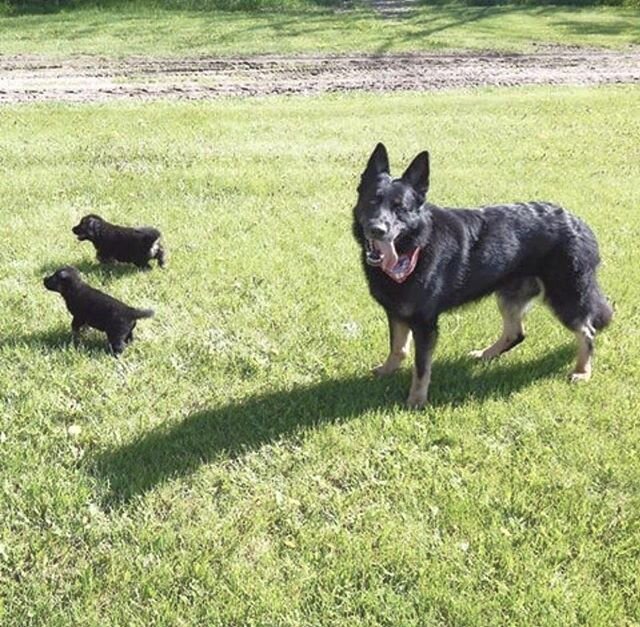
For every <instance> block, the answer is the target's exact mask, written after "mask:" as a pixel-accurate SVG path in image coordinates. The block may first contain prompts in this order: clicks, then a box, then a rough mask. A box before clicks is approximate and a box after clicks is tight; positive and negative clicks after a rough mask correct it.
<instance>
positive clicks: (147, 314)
mask: <svg viewBox="0 0 640 627" xmlns="http://www.w3.org/2000/svg"><path fill="white" fill-rule="evenodd" d="M155 313H156V312H155V311H153V309H133V308H132V314H133V317H134V318H135V319H136V320H139V319H140V318H152V317H153V316H154V315H155Z"/></svg>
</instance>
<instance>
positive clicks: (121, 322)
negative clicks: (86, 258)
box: [44, 266, 153, 357]
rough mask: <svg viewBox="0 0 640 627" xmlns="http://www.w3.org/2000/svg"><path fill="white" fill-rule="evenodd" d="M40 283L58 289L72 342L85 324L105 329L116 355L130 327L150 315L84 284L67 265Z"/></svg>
mask: <svg viewBox="0 0 640 627" xmlns="http://www.w3.org/2000/svg"><path fill="white" fill-rule="evenodd" d="M44 286H45V287H46V288H47V289H48V290H51V291H52V292H60V294H62V297H63V298H64V301H65V303H66V305H67V309H68V310H69V312H70V313H71V315H72V316H73V320H72V321H71V331H72V333H73V341H74V344H75V343H77V342H78V341H79V339H80V331H81V329H82V327H83V326H85V325H88V326H90V327H93V328H94V329H98V330H99V331H105V332H106V334H107V339H108V340H109V345H110V346H111V350H112V351H113V354H114V355H115V356H116V357H117V356H118V355H119V354H120V353H121V352H122V351H123V350H124V346H125V344H127V343H129V342H131V341H132V340H133V329H134V328H135V326H136V321H137V320H139V319H140V318H150V317H151V316H153V310H151V309H134V308H133V307H129V305H125V304H124V303H122V302H120V301H119V300H116V299H115V298H113V297H111V296H109V295H108V294H104V293H103V292H100V291H99V290H96V289H94V288H93V287H91V286H89V285H87V284H86V283H85V282H84V281H83V280H82V279H81V278H80V273H79V272H78V271H77V270H76V269H75V268H73V267H71V266H66V267H64V268H61V269H60V270H58V271H57V272H55V273H54V274H52V275H51V276H48V277H46V278H45V279H44Z"/></svg>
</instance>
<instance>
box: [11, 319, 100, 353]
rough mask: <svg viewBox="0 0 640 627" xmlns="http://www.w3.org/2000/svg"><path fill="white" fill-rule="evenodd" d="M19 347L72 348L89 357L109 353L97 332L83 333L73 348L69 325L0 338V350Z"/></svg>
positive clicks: (38, 348)
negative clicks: (78, 342)
mask: <svg viewBox="0 0 640 627" xmlns="http://www.w3.org/2000/svg"><path fill="white" fill-rule="evenodd" d="M21 346H25V347H27V348H29V349H32V350H33V349H35V350H42V349H45V350H63V349H66V348H72V349H73V350H76V351H79V352H84V353H87V354H90V355H100V354H104V353H108V352H109V351H108V345H107V342H106V340H105V338H104V335H103V336H102V338H101V337H100V335H99V334H98V333H97V332H96V333H89V332H85V333H84V334H83V336H82V341H81V342H80V344H79V345H78V346H74V344H73V336H72V333H71V325H70V324H69V325H67V326H59V327H56V328H55V329H48V330H47V331H35V332H34V333H24V334H22V335H11V336H8V337H5V338H0V349H1V348H4V347H9V348H12V349H16V348H19V347H21Z"/></svg>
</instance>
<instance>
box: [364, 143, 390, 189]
mask: <svg viewBox="0 0 640 627" xmlns="http://www.w3.org/2000/svg"><path fill="white" fill-rule="evenodd" d="M382 173H387V174H388V173H389V155H388V154H387V149H386V148H385V146H384V144H383V143H379V144H378V145H377V146H376V147H375V148H374V150H373V152H372V153H371V156H370V157H369V161H368V162H367V167H366V168H365V169H364V172H363V173H362V177H361V178H360V186H359V187H358V191H360V190H361V188H362V185H363V184H364V183H368V182H370V181H374V180H375V179H376V178H377V177H378V175H379V174H382Z"/></svg>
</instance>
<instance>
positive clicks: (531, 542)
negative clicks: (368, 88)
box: [0, 87, 640, 625]
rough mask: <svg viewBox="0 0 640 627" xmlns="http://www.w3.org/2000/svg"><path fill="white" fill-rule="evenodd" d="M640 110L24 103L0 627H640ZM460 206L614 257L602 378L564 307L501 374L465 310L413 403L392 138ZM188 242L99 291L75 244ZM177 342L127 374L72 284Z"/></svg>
mask: <svg viewBox="0 0 640 627" xmlns="http://www.w3.org/2000/svg"><path fill="white" fill-rule="evenodd" d="M638 136H640V91H638V89H637V88H614V87H610V88H600V89H554V90H551V89H544V88H538V89H518V90H483V91H479V92H474V93H463V92H459V93H456V92H452V93H447V94H444V93H441V94H433V95H358V96H348V97H346V96H333V97H323V98H319V99H312V100H309V99H304V98H288V99H276V98H273V99H264V100H260V99H255V100H226V101H218V102H214V103H193V104H168V103H164V104H162V103H158V104H139V105H137V104H136V105H133V104H132V105H125V104H121V105H116V104H110V105H104V106H103V105H100V106H97V105H96V106H61V105H60V106H44V105H43V106H17V107H14V108H7V107H5V108H3V110H2V116H1V117H0V173H1V176H0V197H2V199H3V201H2V207H1V210H0V211H1V212H2V219H1V220H0V241H1V242H2V246H1V247H0V303H1V307H2V316H0V362H1V363H2V369H1V370H0V403H1V404H2V411H1V412H0V476H1V477H2V490H1V491H0V520H1V521H2V525H0V599H1V601H0V623H2V624H5V625H44V624H46V625H70V624H83V625H195V624H207V625H232V624H236V625H238V624H255V625H265V624H278V625H328V624H331V625H354V624H363V625H373V624H388V625H391V624H393V625H397V624H403V625H409V624H415V625H418V624H420V625H424V624H447V625H496V624H509V625H572V624H589V625H612V624H617V625H631V624H635V623H637V622H638V621H640V609H639V608H640V594H639V592H638V591H639V589H640V588H639V584H640V581H639V573H640V569H639V568H638V566H639V559H640V554H639V549H638V547H639V546H640V518H639V512H640V498H639V497H640V495H639V486H640V450H639V449H640V427H639V424H638V417H639V416H640V396H639V392H638V378H639V376H640V366H639V364H640V350H639V348H640V343H639V337H638V329H640V309H639V307H638V303H639V302H640V288H639V287H638V286H639V285H640V269H639V267H638V264H637V240H638V236H639V232H640V231H639V229H640V219H639V218H638V207H639V206H640V195H639V192H638V186H637V181H638V180H639V178H640V154H638V141H637V138H638ZM378 140H384V141H385V142H386V143H387V145H388V147H389V149H390V152H391V158H392V164H393V166H394V167H395V171H396V172H399V171H400V168H401V167H402V166H403V165H405V164H406V163H407V161H408V159H410V158H411V157H412V156H413V155H414V154H415V153H416V152H417V151H419V150H421V149H424V148H429V149H430V150H431V154H432V189H431V199H432V201H434V202H438V203H441V204H449V205H472V204H478V203H479V204H481V203H487V202H492V201H511V200H517V199H531V198H546V199H551V200H555V201H557V202H560V203H563V204H564V205H566V206H567V207H568V208H570V209H571V210H572V211H573V212H575V213H576V214H578V215H580V216H581V217H583V218H584V219H586V220H587V221H588V222H589V223H590V224H591V225H592V227H593V228H594V230H595V232H596V233H597V235H598V238H599V241H600V244H601V252H602V256H603V259H604V265H603V267H602V271H601V282H602V285H603V288H604V290H605V291H606V293H607V294H609V295H610V296H611V297H612V298H613V299H614V300H615V302H616V304H617V305H616V307H617V318H616V320H615V324H614V325H613V326H612V327H611V328H610V329H608V330H607V332H606V333H604V334H602V335H601V336H599V337H598V340H597V357H596V362H595V375H594V379H593V380H592V382H591V383H590V384H587V385H584V386H570V385H569V384H568V383H567V382H566V380H565V376H566V375H567V373H568V372H569V371H570V369H571V367H572V363H573V359H574V346H573V338H572V336H571V334H570V333H568V332H567V331H566V330H565V329H563V328H562V327H561V326H560V325H559V324H558V323H557V322H556V321H555V320H554V319H553V318H552V317H551V315H550V314H549V313H548V312H547V311H546V309H545V308H544V307H542V306H538V307H536V308H535V309H534V310H533V311H532V312H531V314H530V316H529V318H528V325H527V326H528V339H527V341H526V342H525V343H524V344H523V345H521V346H519V347H518V348H517V349H516V350H514V351H513V352H512V353H510V354H509V355H508V356H506V357H505V358H503V360H502V361H499V362H496V363H492V364H490V365H486V366H483V365H479V364H474V363H471V361H470V360H469V359H468V358H467V357H466V353H467V351H468V350H470V349H472V348H478V347H480V346H482V345H485V344H487V343H488V342H489V341H492V340H493V339H495V337H496V334H497V333H498V330H499V326H500V324H499V315H498V313H497V311H496V307H495V304H494V302H493V301H492V300H491V299H489V300H487V301H484V302H482V303H480V304H477V305H473V306H470V307H468V308H465V309H463V310H460V311H456V312H453V313H450V314H448V315H445V316H443V318H442V321H441V330H442V333H441V341H440V344H439V346H438V348H437V351H436V356H435V365H434V373H433V382H432V388H431V401H432V404H431V405H430V407H428V408H427V409H426V410H425V411H423V412H410V411H407V410H405V409H404V408H403V405H402V403H403V400H404V398H405V396H406V393H407V391H408V386H409V381H410V371H409V368H408V367H407V368H406V369H403V371H402V372H401V373H399V374H397V375H394V376H392V377H391V378H389V379H385V380H379V381H377V380H374V379H372V378H371V377H370V376H369V374H368V369H369V368H370V367H371V366H373V365H374V364H375V363H376V362H379V361H380V360H381V359H382V358H383V357H384V355H385V352H386V346H387V340H386V323H385V321H384V315H383V313H382V311H381V310H380V309H379V308H378V307H377V306H376V305H375V304H374V303H373V302H372V301H371V299H370V298H369V296H368V294H367V290H366V287H365V282H364V278H363V276H362V272H361V269H360V268H359V262H358V252H357V250H356V246H355V244H354V242H353V241H352V239H351V236H350V221H351V217H350V212H351V207H352V204H353V202H354V199H355V186H356V183H357V180H358V176H359V173H360V172H361V170H362V168H363V167H364V163H365V160H366V158H367V157H368V155H369V153H370V151H371V149H372V147H373V144H374V143H375V142H376V141H378ZM89 211H95V212H98V213H101V214H103V215H105V216H108V217H109V218H111V219H112V220H114V221H117V222H124V223H152V224H155V225H157V226H159V227H160V228H161V229H162V230H163V232H164V234H165V239H166V242H167V246H168V249H169V251H170V263H169V267H168V268H167V269H166V270H165V271H160V270H153V271H152V272H150V273H140V272H137V271H130V270H129V269H128V268H126V267H116V268H115V269H108V268H100V267H98V266H97V265H96V264H95V262H94V260H93V253H92V249H91V247H90V245H88V244H86V243H85V244H82V243H79V242H76V241H75V240H74V238H73V236H72V234H71V232H70V227H71V226H72V225H73V224H74V223H75V221H76V220H77V219H78V218H79V217H80V216H81V215H83V214H84V213H87V212H89ZM69 263H71V264H76V265H77V266H78V267H79V268H81V269H82V271H83V272H84V275H85V276H86V278H87V280H88V281H90V283H91V284H93V285H95V286H97V287H100V288H102V289H105V290H107V291H108V292H110V293H112V294H114V295H116V296H118V297H120V298H122V299H124V300H126V301H129V302H131V303H132V304H134V305H137V306H143V307H148V306H153V307H155V308H156V310H157V316H156V318H154V319H152V320H145V321H142V322H141V323H140V324H139V327H138V328H139V331H138V336H137V339H136V341H135V342H134V344H133V345H132V346H131V347H130V348H128V349H127V351H126V352H125V354H124V356H123V358H122V359H121V360H119V361H116V360H114V359H113V358H112V357H110V356H109V355H108V354H106V352H104V350H103V338H102V337H101V336H100V335H99V334H97V333H93V334H91V333H89V335H88V337H87V341H86V345H85V347H84V348H83V349H80V350H76V349H74V348H73V347H72V346H71V345H70V329H69V322H70V320H69V316H68V314H67V312H66V310H65V308H64V305H63V302H62V300H61V298H60V297H59V296H58V295H56V294H53V293H50V292H47V291H46V290H45V289H44V288H43V286H42V284H41V280H42V277H43V276H44V274H45V273H47V272H49V271H50V270H52V269H54V268H56V267H58V266H60V265H63V264H69Z"/></svg>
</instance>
